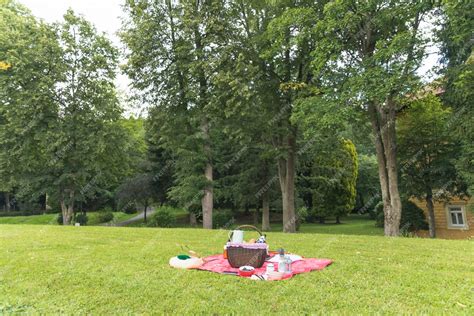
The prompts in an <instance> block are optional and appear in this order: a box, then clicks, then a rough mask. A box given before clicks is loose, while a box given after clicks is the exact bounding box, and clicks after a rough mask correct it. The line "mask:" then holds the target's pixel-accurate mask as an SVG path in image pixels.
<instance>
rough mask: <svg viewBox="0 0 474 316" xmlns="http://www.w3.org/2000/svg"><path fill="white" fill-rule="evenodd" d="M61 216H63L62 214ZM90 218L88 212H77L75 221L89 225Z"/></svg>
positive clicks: (82, 224)
mask: <svg viewBox="0 0 474 316" xmlns="http://www.w3.org/2000/svg"><path fill="white" fill-rule="evenodd" d="M61 218H62V216H61ZM88 220H89V218H88V217H87V215H86V214H83V213H79V214H76V217H75V218H74V223H79V224H81V226H84V225H87V221H88Z"/></svg>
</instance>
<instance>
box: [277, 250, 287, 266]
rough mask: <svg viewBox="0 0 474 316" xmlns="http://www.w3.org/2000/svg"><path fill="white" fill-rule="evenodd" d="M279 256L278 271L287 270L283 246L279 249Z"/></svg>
mask: <svg viewBox="0 0 474 316" xmlns="http://www.w3.org/2000/svg"><path fill="white" fill-rule="evenodd" d="M278 253H279V254H280V255H279V258H278V272H285V268H286V259H285V250H283V248H280V249H279V250H278Z"/></svg>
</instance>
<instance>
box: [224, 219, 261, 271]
mask: <svg viewBox="0 0 474 316" xmlns="http://www.w3.org/2000/svg"><path fill="white" fill-rule="evenodd" d="M241 228H251V229H253V230H255V231H257V232H258V233H259V234H260V236H265V235H263V234H262V232H261V231H260V230H259V229H258V228H257V227H255V226H252V225H241V226H239V227H237V228H236V229H241ZM231 240H232V231H231V233H230V235H229V242H230V241H231ZM251 245H252V244H249V246H246V245H245V244H239V245H232V244H229V243H228V244H227V260H228V261H229V264H230V265H231V266H232V267H233V268H240V267H241V266H252V267H254V268H260V267H261V266H263V264H264V263H265V259H266V258H267V250H268V249H267V248H258V249H256V248H251V247H252V246H251Z"/></svg>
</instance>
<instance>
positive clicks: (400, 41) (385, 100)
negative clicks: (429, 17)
mask: <svg viewBox="0 0 474 316" xmlns="http://www.w3.org/2000/svg"><path fill="white" fill-rule="evenodd" d="M430 9H431V7H430V3H429V2H428V1H405V2H382V1H362V2H360V1H333V2H329V3H327V5H325V8H324V18H323V19H320V20H319V21H318V24H317V27H316V28H315V30H316V33H317V46H316V49H315V50H314V51H313V53H312V56H314V60H313V66H314V68H315V72H316V73H318V74H319V75H320V78H319V82H320V88H321V89H322V92H323V93H324V94H325V95H326V96H327V97H337V98H338V100H339V103H340V104H341V105H342V106H347V105H353V106H355V107H356V108H358V109H364V110H365V112H366V115H367V116H366V118H367V119H368V120H369V121H370V122H371V125H372V134H373V137H374V144H375V149H376V154H377V161H378V167H379V181H380V187H381V193H382V201H383V204H384V212H385V235H386V236H397V235H398V234H399V223H400V216H401V201H400V193H399V189H398V167H397V152H396V147H397V146H396V132H395V121H396V113H397V110H398V105H399V100H400V98H403V97H404V96H405V95H406V94H407V93H414V92H415V91H416V90H417V87H418V80H417V77H416V73H415V70H416V69H417V68H418V67H419V65H420V62H421V60H422V57H423V53H424V45H423V43H424V38H423V37H422V32H421V30H420V24H421V22H422V21H423V18H424V17H425V16H426V14H427V13H428V12H429V10H430Z"/></svg>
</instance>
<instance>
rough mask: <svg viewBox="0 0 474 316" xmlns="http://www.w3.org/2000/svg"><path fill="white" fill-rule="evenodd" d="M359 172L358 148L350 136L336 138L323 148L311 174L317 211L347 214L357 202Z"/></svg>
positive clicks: (320, 213) (338, 214)
mask: <svg viewBox="0 0 474 316" xmlns="http://www.w3.org/2000/svg"><path fill="white" fill-rule="evenodd" d="M357 172H358V162H357V152H356V150H355V146H354V144H353V143H352V142H351V141H350V140H347V139H341V140H338V141H337V140H336V142H335V143H334V144H333V147H332V148H328V149H327V150H325V151H319V152H318V155H317V156H316V159H315V163H314V166H313V171H312V175H311V177H312V181H313V214H314V215H315V216H317V217H323V218H324V217H327V216H336V217H340V216H344V215H347V214H348V213H349V212H350V211H351V210H352V209H353V208H354V206H355V198H356V181H357Z"/></svg>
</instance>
